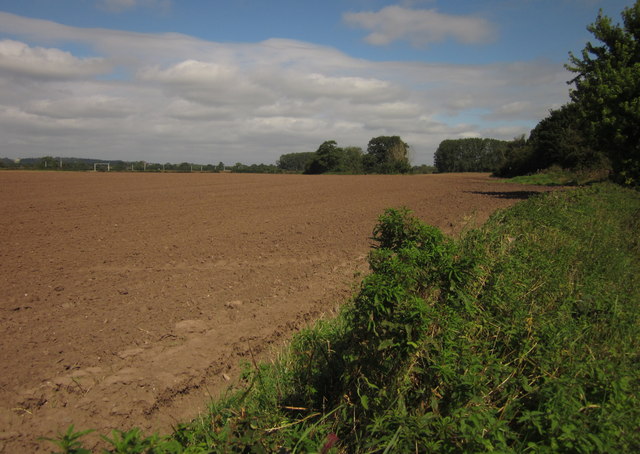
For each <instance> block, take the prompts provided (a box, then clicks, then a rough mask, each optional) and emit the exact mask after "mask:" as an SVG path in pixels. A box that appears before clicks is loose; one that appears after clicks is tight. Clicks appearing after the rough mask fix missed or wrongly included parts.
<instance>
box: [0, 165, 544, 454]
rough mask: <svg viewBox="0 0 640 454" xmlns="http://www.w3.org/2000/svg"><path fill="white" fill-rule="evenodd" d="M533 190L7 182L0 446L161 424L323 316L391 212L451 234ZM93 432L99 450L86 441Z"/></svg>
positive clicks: (84, 178)
mask: <svg viewBox="0 0 640 454" xmlns="http://www.w3.org/2000/svg"><path fill="white" fill-rule="evenodd" d="M540 190H543V189H542V188H539V187H526V186H521V185H512V184H505V183H500V182H498V181H496V180H492V179H490V178H489V177H488V175H485V174H445V175H419V176H418V175H417V176H302V175H242V174H127V173H71V172H68V173H67V172H18V171H15V172H14V171H5V172H0V213H1V215H0V235H1V237H0V238H1V239H0V323H1V325H0V326H1V327H2V329H1V330H0V452H6V453H23V452H24V453H31V452H49V450H50V449H51V448H53V445H51V444H48V443H45V442H41V441H38V440H37V437H39V436H55V434H56V432H57V431H64V430H66V428H67V427H68V426H69V425H70V424H72V423H73V424H75V426H76V428H78V429H86V428H94V429H97V431H98V433H102V434H109V433H110V430H111V429H113V428H121V429H128V428H131V427H133V426H137V427H140V428H141V429H143V430H144V431H145V432H146V433H153V432H156V431H159V432H161V433H162V432H167V431H169V430H171V427H172V426H173V425H175V424H177V423H178V422H181V421H187V420H189V419H191V418H193V417H195V416H197V415H198V413H199V412H201V411H203V410H204V409H205V404H206V401H207V400H208V399H209V398H210V396H215V395H217V394H219V393H220V392H221V391H222V390H224V389H225V387H227V386H228V385H229V383H232V382H233V380H234V379H235V378H236V377H237V374H238V370H239V367H238V365H239V364H240V363H241V362H242V361H243V360H250V359H251V357H252V356H254V357H257V358H261V359H266V358H268V355H269V354H270V352H272V351H273V347H274V346H277V345H278V344H280V343H282V342H283V341H285V340H287V339H288V338H290V336H291V333H292V332H294V331H296V330H297V329H299V328H300V327H302V326H304V325H305V324H308V323H310V322H312V321H313V320H315V319H317V318H319V317H322V316H331V314H333V313H334V312H335V310H336V308H337V307H338V305H339V304H340V303H341V302H344V301H345V300H346V299H347V298H348V297H349V296H350V295H351V294H352V291H353V288H354V285H357V282H358V279H357V273H363V272H366V271H367V264H366V256H367V253H368V251H369V247H370V244H371V242H370V240H369V237H370V236H371V231H372V229H373V227H374V225H375V223H376V220H377V217H378V215H380V214H381V213H382V211H383V210H384V209H385V208H388V207H399V206H407V207H409V208H410V209H412V210H413V211H414V212H415V213H416V215H417V216H419V217H420V218H421V219H422V220H424V221H425V222H427V223H429V224H432V225H435V226H437V227H440V228H441V229H443V231H445V232H446V233H449V234H456V233H458V232H460V230H461V229H463V228H464V227H465V226H468V225H477V224H480V223H482V222H484V221H485V220H486V219H487V217H488V216H489V215H490V214H491V213H492V212H493V211H495V210H496V209H498V208H503V207H507V206H509V205H512V204H514V203H516V202H518V201H519V200H521V199H523V198H526V197H527V196H529V195H530V194H531V193H532V192H536V191H540ZM91 437H93V438H90V440H95V441H92V442H96V443H97V441H98V436H97V434H92V435H91Z"/></svg>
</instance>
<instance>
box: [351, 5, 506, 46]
mask: <svg viewBox="0 0 640 454" xmlns="http://www.w3.org/2000/svg"><path fill="white" fill-rule="evenodd" d="M343 20H344V21H345V22H346V23H347V24H349V25H352V26H354V27H359V28H364V29H365V30H369V31H371V33H370V34H369V35H367V36H366V38H365V40H366V41H367V42H368V43H369V44H373V45H376V46H379V45H386V44H389V43H392V42H394V41H398V40H406V41H409V42H410V43H411V44H413V45H414V46H426V45H429V44H431V43H435V42H440V41H444V40H445V39H448V38H452V39H454V40H456V41H459V42H461V43H464V44H475V43H485V42H488V41H491V40H492V39H493V38H494V36H495V29H494V27H493V26H492V25H491V24H490V23H489V22H488V21H487V20H485V19H483V18H480V17H474V16H454V15H451V14H443V13H439V12H438V11H437V10H435V9H410V8H404V7H402V6H387V7H385V8H383V9H381V10H380V11H378V12H360V13H346V14H344V15H343Z"/></svg>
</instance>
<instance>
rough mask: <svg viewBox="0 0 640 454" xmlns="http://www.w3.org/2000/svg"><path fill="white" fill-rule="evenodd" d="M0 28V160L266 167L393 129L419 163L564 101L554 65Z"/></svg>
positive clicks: (2, 23) (7, 22)
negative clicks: (371, 57)
mask: <svg viewBox="0 0 640 454" xmlns="http://www.w3.org/2000/svg"><path fill="white" fill-rule="evenodd" d="M0 32H3V33H7V34H10V35H12V36H14V37H15V39H14V40H4V41H0V69H1V71H0V135H2V137H3V149H2V150H3V151H2V152H1V154H3V155H7V156H9V157H26V156H43V155H62V156H71V155H73V156H78V157H83V156H85V157H99V158H104V159H124V160H138V159H144V160H147V161H149V162H183V161H188V162H197V163H217V162H219V161H223V162H225V163H235V162H244V163H254V162H271V163H273V162H275V161H276V160H277V159H278V157H279V156H280V155H281V154H283V153H291V152H301V151H313V150H315V149H316V148H317V147H318V145H319V144H321V143H322V142H324V141H325V140H331V139H334V140H337V141H338V143H339V144H340V145H343V146H348V145H356V146H361V147H363V148H364V147H366V144H367V142H368V141H369V139H371V138H372V137H375V136H378V135H401V136H402V138H403V139H404V140H405V141H406V142H408V143H409V144H410V145H411V146H412V149H413V153H414V159H415V160H416V162H417V163H425V162H430V161H431V157H432V154H433V152H434V151H435V150H436V149H437V147H438V144H439V143H440V141H441V140H444V139H447V138H458V137H473V136H491V137H495V138H503V139H509V138H512V137H513V136H515V135H519V134H522V133H526V132H528V130H529V129H531V127H533V125H535V123H536V122H537V121H538V120H539V119H540V118H542V117H543V116H544V115H546V113H547V111H548V109H549V107H550V106H551V105H552V104H554V103H558V101H559V100H562V99H564V98H566V97H567V93H566V85H565V83H564V81H565V80H566V79H567V74H566V72H565V70H564V68H563V67H562V65H561V64H555V63H552V62H547V61H531V62H515V63H510V64H509V63H500V64H489V65H454V64H438V63H424V62H375V61H367V60H364V59H356V58H352V57H349V56H348V55H345V54H344V53H342V52H340V51H338V50H337V49H334V48H330V47H326V46H319V45H315V44H312V43H306V42H301V41H294V40H286V39H269V40H266V41H263V42H257V43H217V42H210V41H204V40H200V39H197V38H194V37H191V36H186V35H180V34H143V33H131V32H123V31H114V30H104V29H80V28H74V27H69V26H64V25H60V24H56V23H53V22H49V21H42V20H36V19H28V18H23V17H19V16H12V15H8V14H6V13H0ZM20 37H24V38H23V40H22V41H21V40H19V39H20ZM27 42H28V43H30V44H27ZM67 42H73V43H79V44H80V45H82V47H83V48H85V49H90V50H92V51H93V53H94V55H93V56H92V57H89V58H86V57H82V58H81V57H79V56H77V55H74V54H73V53H71V52H69V51H68V50H65V48H64V44H65V43H67ZM31 43H39V44H40V45H41V46H42V47H39V46H35V45H33V44H31ZM44 43H46V46H45V45H44Z"/></svg>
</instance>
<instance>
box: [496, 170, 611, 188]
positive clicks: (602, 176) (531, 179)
mask: <svg viewBox="0 0 640 454" xmlns="http://www.w3.org/2000/svg"><path fill="white" fill-rule="evenodd" d="M608 177H609V171H608V170H607V169H596V170H584V171H576V170H567V169H562V168H560V167H558V166H552V167H550V168H548V169H545V170H543V171H540V172H538V173H535V174H532V175H521V176H517V177H513V178H508V179H506V180H502V181H505V182H510V183H520V184H536V185H541V186H582V185H586V184H592V183H596V182H602V181H605V180H606V179H607V178H608Z"/></svg>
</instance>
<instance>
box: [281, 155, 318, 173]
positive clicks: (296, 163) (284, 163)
mask: <svg viewBox="0 0 640 454" xmlns="http://www.w3.org/2000/svg"><path fill="white" fill-rule="evenodd" d="M314 157H315V153H314V152H313V151H309V152H302V153H287V154H283V155H281V156H280V159H278V162H277V163H276V165H277V166H278V168H279V169H281V170H286V171H290V172H302V171H303V170H304V169H305V168H306V167H307V165H308V164H309V161H311V160H312V159H313V158H314Z"/></svg>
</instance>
